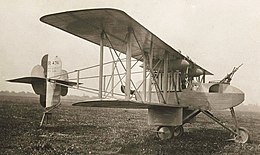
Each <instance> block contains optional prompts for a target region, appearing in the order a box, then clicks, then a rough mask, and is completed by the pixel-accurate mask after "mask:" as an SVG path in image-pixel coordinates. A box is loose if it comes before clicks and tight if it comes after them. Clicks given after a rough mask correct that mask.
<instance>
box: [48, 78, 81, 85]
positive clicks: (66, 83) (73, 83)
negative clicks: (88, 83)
mask: <svg viewBox="0 0 260 155" xmlns="http://www.w3.org/2000/svg"><path fill="white" fill-rule="evenodd" d="M51 80H52V79H51ZM53 80H54V81H56V82H57V83H58V84H59V83H60V84H64V85H68V86H76V85H77V82H72V81H64V80H57V79H53ZM79 84H82V83H79Z"/></svg>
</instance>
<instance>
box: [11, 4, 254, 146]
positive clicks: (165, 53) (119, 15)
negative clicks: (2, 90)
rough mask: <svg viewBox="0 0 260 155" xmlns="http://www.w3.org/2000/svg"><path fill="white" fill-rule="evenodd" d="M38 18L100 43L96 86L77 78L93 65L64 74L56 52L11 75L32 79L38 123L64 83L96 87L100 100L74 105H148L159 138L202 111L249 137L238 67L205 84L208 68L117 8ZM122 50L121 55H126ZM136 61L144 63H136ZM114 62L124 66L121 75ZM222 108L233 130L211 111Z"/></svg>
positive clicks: (236, 135) (240, 138) (241, 138)
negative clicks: (137, 73) (236, 82)
mask: <svg viewBox="0 0 260 155" xmlns="http://www.w3.org/2000/svg"><path fill="white" fill-rule="evenodd" d="M40 21H42V22H44V23H46V24H48V25H51V26H53V27H56V28H58V29H60V30H63V31H65V32H68V33H70V34H72V35H75V36H77V37H79V38H81V39H84V40H87V41H90V42H92V43H94V44H96V45H99V46H100V51H99V55H100V59H99V65H98V67H99V74H98V77H99V80H98V81H99V82H98V89H92V88H88V87H85V86H83V84H82V83H81V82H82V80H83V79H84V78H83V77H79V75H80V73H81V72H82V71H84V70H86V69H88V68H91V67H87V68H84V69H78V70H75V71H72V72H69V73H68V72H66V71H64V70H62V68H61V61H60V59H59V58H58V57H55V58H51V57H48V56H44V57H43V60H42V65H41V66H39V65H38V66H36V67H35V68H34V69H33V71H32V76H31V77H23V78H18V79H12V80H9V81H10V82H20V83H29V84H32V87H33V89H34V91H35V92H36V94H38V95H40V103H41V105H42V106H44V107H45V108H46V111H45V112H44V115H43V118H42V121H41V125H42V123H43V122H44V120H45V115H46V114H47V113H49V112H50V110H51V109H53V107H56V106H57V105H59V104H60V96H65V95H66V94H67V92H68V88H75V89H79V90H85V91H92V92H94V91H95V93H96V94H98V99H95V100H89V101H82V102H78V103H74V104H73V105H74V106H85V107H106V108H131V109H148V124H149V125H154V126H158V129H157V131H156V134H157V136H158V137H159V138H160V139H162V140H164V139H170V138H173V137H177V136H181V135H182V134H183V132H184V129H183V125H184V124H185V123H188V122H193V121H194V120H195V118H196V116H197V115H198V114H200V113H202V114H204V115H206V116H207V117H209V118H211V119H212V120H213V121H215V122H216V123H218V124H219V125H221V126H222V127H224V128H225V129H227V130H228V131H229V132H231V133H232V135H233V140H234V141H235V142H238V143H245V142H247V141H248V139H249V132H248V130H247V129H245V128H243V127H239V125H238V122H237V119H236V115H235V111H234V107H235V106H237V105H239V104H241V103H242V102H243V101H244V96H245V95H244V93H243V92H242V91H241V90H239V89H238V88H236V87H234V86H231V85H230V82H231V79H232V77H233V75H234V73H235V72H236V71H237V70H238V68H239V67H240V66H239V67H237V68H234V69H233V71H232V72H231V73H230V74H228V75H227V76H226V77H224V78H223V79H222V80H220V81H214V82H209V83H206V76H208V75H213V74H212V73H211V72H209V71H207V70H206V69H204V68H202V67H201V66H199V65H198V64H196V63H195V62H193V61H192V60H191V59H190V58H189V57H186V56H184V55H183V54H182V53H181V52H180V51H177V50H175V49H174V48H172V47H171V46H169V45H168V44H166V43H165V42H164V41H162V40H161V39H160V38H158V37H157V36H156V35H154V34H153V33H152V32H150V31H149V30H148V29H146V28H145V27H143V26H142V25H141V24H139V23H138V22H137V21H135V20H134V19H133V18H132V17H130V16H129V15H127V14H126V13H125V12H123V11H121V10H117V9H110V8H102V9H87V10H77V11H68V12H62V13H56V14H50V15H46V16H43V17H41V18H40ZM105 49H106V50H108V51H109V52H110V53H111V57H112V61H111V62H104V51H105ZM120 54H122V55H125V60H123V59H122V58H121V57H120ZM132 62H135V63H132ZM136 62H141V63H142V65H141V66H140V65H139V66H137V65H136V64H138V63H136ZM107 64H111V66H112V68H113V69H112V73H111V75H110V80H109V83H108V84H107V86H105V85H104V82H105V81H104V76H105V75H104V69H103V68H104V65H107ZM118 66H122V68H123V71H124V72H123V74H122V73H120V71H119V69H118ZM134 67H139V68H140V67H141V69H142V73H141V74H142V76H141V77H142V82H141V83H140V85H138V86H137V85H135V83H134V82H133V80H132V78H131V77H132V74H133V68H134ZM115 72H116V74H115ZM72 73H73V74H76V77H77V78H76V79H74V80H75V81H73V82H72V81H69V80H68V74H72ZM115 76H118V79H119V80H118V83H115V81H114V77H115ZM120 84H121V86H120ZM108 85H110V86H111V87H109V88H111V89H110V90H109V88H108ZM116 87H120V89H119V90H121V92H115V90H116ZM225 109H230V111H231V115H232V118H233V119H234V122H235V129H231V128H230V127H228V126H226V125H225V124H224V123H222V122H221V121H220V120H219V119H218V118H217V117H216V116H214V115H213V114H212V113H211V112H210V111H211V110H225Z"/></svg>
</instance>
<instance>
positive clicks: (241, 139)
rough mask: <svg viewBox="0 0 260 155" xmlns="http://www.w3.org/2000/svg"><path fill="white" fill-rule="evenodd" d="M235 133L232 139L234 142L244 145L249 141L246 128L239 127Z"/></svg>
mask: <svg viewBox="0 0 260 155" xmlns="http://www.w3.org/2000/svg"><path fill="white" fill-rule="evenodd" d="M236 132H237V135H235V137H234V142H236V143H242V144H244V143H246V142H247V141H249V131H248V130H247V129H246V128H244V127H240V128H238V131H236Z"/></svg>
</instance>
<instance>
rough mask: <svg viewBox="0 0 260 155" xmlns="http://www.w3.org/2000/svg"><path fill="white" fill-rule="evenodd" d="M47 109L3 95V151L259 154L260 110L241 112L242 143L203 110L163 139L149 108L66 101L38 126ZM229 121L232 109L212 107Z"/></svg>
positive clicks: (0, 110) (0, 129)
mask: <svg viewBox="0 0 260 155" xmlns="http://www.w3.org/2000/svg"><path fill="white" fill-rule="evenodd" d="M42 112H43V109H42V107H41V106H40V104H38V103H37V101H36V100H34V99H26V100H24V99H21V98H20V99H19V98H9V99H7V98H4V99H3V98H0V133H1V134H0V139H1V142H0V152H1V154H48V155H49V154H260V130H259V129H260V113H257V112H255V113H250V112H237V113H236V114H237V117H238V121H239V124H240V125H241V126H243V127H246V128H247V129H248V130H249V131H250V135H251V141H250V142H249V143H246V144H244V145H241V144H237V143H233V142H228V141H226V139H229V138H230V133H229V132H228V131H226V130H225V129H223V128H222V127H220V126H219V125H218V124H216V123H214V122H213V121H211V120H210V119H209V118H207V117H206V116H204V115H203V114H200V115H198V118H197V122H196V123H193V124H186V125H185V126H184V127H185V133H184V135H183V136H182V137H180V138H177V139H172V140H166V141H161V140H159V139H158V138H157V137H156V136H155V133H154V131H155V130H156V127H154V126H148V125H147V110H125V109H102V108H86V107H72V106H68V105H62V106H60V107H59V108H57V109H55V110H54V111H53V114H52V117H51V120H50V121H49V124H47V125H45V126H44V127H42V128H40V127H39V122H40V120H41V117H42ZM213 113H214V114H215V115H216V116H218V118H220V119H221V120H222V121H223V122H225V123H226V124H228V125H229V126H230V127H232V126H233V121H232V119H231V116H230V113H229V112H228V111H221V112H213Z"/></svg>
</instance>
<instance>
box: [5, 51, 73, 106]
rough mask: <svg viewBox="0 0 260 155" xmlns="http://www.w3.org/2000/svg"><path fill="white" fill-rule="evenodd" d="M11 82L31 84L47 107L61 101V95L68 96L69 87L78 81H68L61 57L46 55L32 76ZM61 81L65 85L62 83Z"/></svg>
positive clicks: (34, 69)
mask: <svg viewBox="0 0 260 155" xmlns="http://www.w3.org/2000/svg"><path fill="white" fill-rule="evenodd" d="M7 81H9V82H16V83H26V84H31V85H32V88H33V90H34V92H35V93H36V94H37V95H40V104H41V105H42V106H43V107H45V108H50V107H53V106H55V105H57V104H59V103H60V96H66V95H67V93H68V87H66V86H64V85H69V86H73V85H76V84H77V83H75V82H70V81H68V74H67V71H65V70H62V61H61V59H60V58H59V57H57V56H55V57H49V55H48V54H46V55H44V56H43V58H42V60H41V65H36V66H35V67H33V69H32V72H31V77H22V78H17V79H12V80H7ZM57 83H61V84H64V85H60V84H57Z"/></svg>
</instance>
